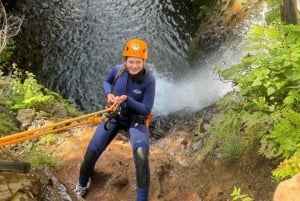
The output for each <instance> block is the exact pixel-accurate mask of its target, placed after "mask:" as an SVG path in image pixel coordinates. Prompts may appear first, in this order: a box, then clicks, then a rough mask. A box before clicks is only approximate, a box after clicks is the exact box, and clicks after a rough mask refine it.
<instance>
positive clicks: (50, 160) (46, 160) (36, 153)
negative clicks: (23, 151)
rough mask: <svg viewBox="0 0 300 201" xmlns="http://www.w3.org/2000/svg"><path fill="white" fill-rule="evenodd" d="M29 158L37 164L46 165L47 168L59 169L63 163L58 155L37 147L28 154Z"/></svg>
mask: <svg viewBox="0 0 300 201" xmlns="http://www.w3.org/2000/svg"><path fill="white" fill-rule="evenodd" d="M27 160H28V161H29V162H30V163H31V164H32V165H35V166H44V167H47V168H53V169H58V168H59V167H60V166H61V165H62V163H61V161H59V160H58V159H57V157H55V156H53V155H51V154H48V153H45V152H43V151H41V150H39V149H38V148H37V147H34V148H32V149H31V150H30V151H29V153H28V156H27Z"/></svg>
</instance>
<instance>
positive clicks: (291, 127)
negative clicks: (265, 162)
mask: <svg viewBox="0 0 300 201" xmlns="http://www.w3.org/2000/svg"><path fill="white" fill-rule="evenodd" d="M261 142H262V146H261V149H260V152H261V153H264V155H265V156H266V157H268V158H274V157H284V158H290V157H292V156H293V155H300V149H299V148H300V114H299V113H297V112H295V111H293V110H291V109H286V110H284V111H282V116H281V117H280V118H279V121H278V124H276V126H275V129H274V130H273V131H272V132H271V133H270V134H269V135H265V136H263V137H262V140H261Z"/></svg>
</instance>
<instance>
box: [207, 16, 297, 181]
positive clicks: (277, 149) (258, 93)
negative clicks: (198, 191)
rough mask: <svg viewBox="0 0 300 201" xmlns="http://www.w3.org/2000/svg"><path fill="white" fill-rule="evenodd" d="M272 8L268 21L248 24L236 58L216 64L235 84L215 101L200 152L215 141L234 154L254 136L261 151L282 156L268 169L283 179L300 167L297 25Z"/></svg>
mask: <svg viewBox="0 0 300 201" xmlns="http://www.w3.org/2000/svg"><path fill="white" fill-rule="evenodd" d="M277 11H278V10H275V11H272V13H269V15H268V16H269V18H268V25H267V26H265V27H264V26H258V25H254V26H253V27H252V28H251V30H250V32H249V34H248V36H247V40H246V42H248V45H247V47H246V48H245V51H247V53H248V55H247V56H245V57H244V58H243V59H242V61H241V63H240V64H237V65H234V66H232V67H230V68H227V69H221V68H219V67H216V68H215V71H216V72H218V73H219V74H220V75H221V77H222V78H223V79H224V80H226V81H228V80H229V81H231V82H232V83H233V84H234V85H235V88H236V90H235V91H233V92H230V93H228V94H227V95H226V96H224V97H223V98H222V99H220V100H219V101H218V103H217V104H218V107H220V108H221V109H222V111H223V112H222V113H221V114H219V116H218V123H217V125H215V126H214V127H212V128H211V129H210V133H213V134H212V137H211V138H210V139H209V142H208V143H207V146H208V148H207V147H206V149H207V151H206V152H204V154H207V153H209V151H212V148H213V147H214V146H215V145H216V144H217V145H218V147H220V148H219V149H218V150H217V151H219V152H220V153H221V154H222V155H223V156H224V157H226V158H228V159H237V158H238V156H239V153H241V152H242V151H243V150H244V149H245V148H246V147H247V146H249V145H251V144H252V143H254V142H255V141H257V140H259V141H260V143H261V147H260V150H259V153H260V154H262V155H264V156H265V157H266V158H270V159H275V158H277V159H278V158H280V159H283V160H284V162H283V163H282V164H281V166H280V167H278V169H277V170H274V171H273V172H272V173H273V176H275V177H277V178H280V179H283V178H287V177H291V176H293V175H294V174H296V173H297V172H299V170H300V161H299V156H300V151H299V147H300V113H299V112H300V105H299V101H300V39H299V35H300V26H299V25H284V24H282V23H281V22H280V20H278V13H279V12H277ZM274 13H277V15H276V14H274ZM283 167H284V168H283Z"/></svg>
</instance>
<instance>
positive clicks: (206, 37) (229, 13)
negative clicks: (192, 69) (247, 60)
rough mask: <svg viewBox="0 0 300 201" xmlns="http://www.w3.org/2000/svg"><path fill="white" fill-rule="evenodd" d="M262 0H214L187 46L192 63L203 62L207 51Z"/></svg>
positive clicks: (223, 39) (218, 45) (230, 31)
mask: <svg viewBox="0 0 300 201" xmlns="http://www.w3.org/2000/svg"><path fill="white" fill-rule="evenodd" d="M262 2H263V1H256V0H250V1H243V0H230V1H224V0H216V1H215V4H214V6H213V8H212V11H211V13H210V15H209V16H206V17H205V18H204V19H202V21H201V23H200V25H199V28H198V30H197V34H196V35H195V37H194V38H193V39H192V41H191V43H190V47H189V58H190V59H189V60H190V63H192V64H203V63H202V62H201V61H203V60H205V57H206V56H207V55H208V54H207V53H209V52H212V51H214V50H216V49H218V48H219V47H220V46H221V45H222V44H223V43H224V42H225V41H226V39H228V38H229V37H231V36H232V34H233V32H234V29H236V28H237V27H238V26H239V25H240V24H241V23H242V22H243V21H244V19H246V18H247V17H248V16H249V15H250V14H251V13H255V12H257V11H258V10H259V8H261V4H262Z"/></svg>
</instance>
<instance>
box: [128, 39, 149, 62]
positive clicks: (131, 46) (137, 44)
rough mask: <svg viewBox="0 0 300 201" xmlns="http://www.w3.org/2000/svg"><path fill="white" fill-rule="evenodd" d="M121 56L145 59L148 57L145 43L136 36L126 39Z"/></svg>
mask: <svg viewBox="0 0 300 201" xmlns="http://www.w3.org/2000/svg"><path fill="white" fill-rule="evenodd" d="M123 56H124V57H137V58H141V59H147V58H148V46H147V43H146V42H145V41H143V40H141V39H137V38H134V39H130V40H128V41H127V43H126V45H125V47H124V50H123Z"/></svg>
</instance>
